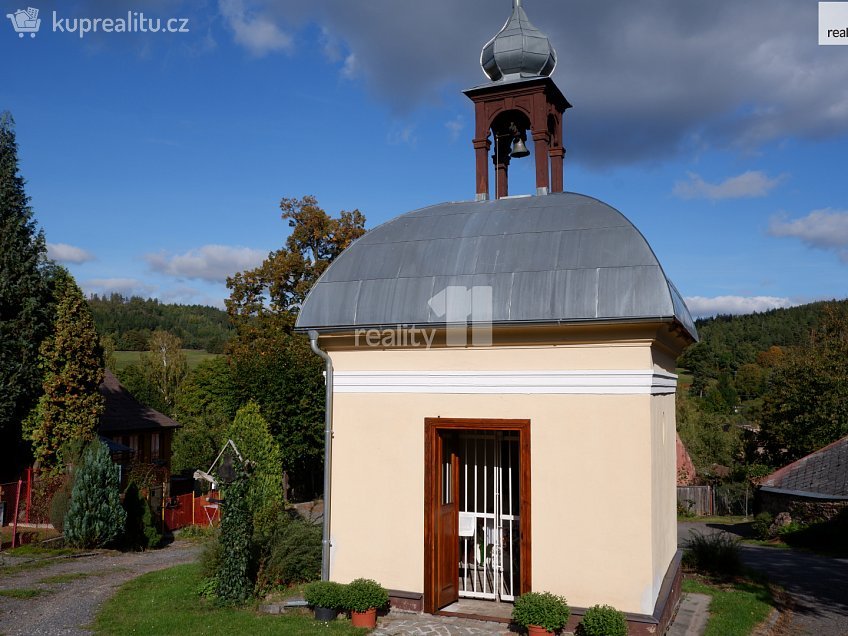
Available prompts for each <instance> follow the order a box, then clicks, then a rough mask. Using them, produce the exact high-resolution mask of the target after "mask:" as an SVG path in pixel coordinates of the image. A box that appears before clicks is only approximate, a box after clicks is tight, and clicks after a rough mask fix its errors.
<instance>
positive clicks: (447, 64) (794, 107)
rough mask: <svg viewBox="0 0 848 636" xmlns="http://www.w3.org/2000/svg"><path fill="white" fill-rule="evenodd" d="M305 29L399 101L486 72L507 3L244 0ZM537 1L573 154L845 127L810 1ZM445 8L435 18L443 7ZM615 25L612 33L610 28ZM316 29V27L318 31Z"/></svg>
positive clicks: (844, 102) (473, 80) (618, 158)
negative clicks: (485, 52) (485, 59)
mask: <svg viewBox="0 0 848 636" xmlns="http://www.w3.org/2000/svg"><path fill="white" fill-rule="evenodd" d="M251 6H254V7H256V8H257V10H259V8H260V7H261V10H262V12H263V15H266V16H269V17H271V18H273V19H275V20H276V21H277V23H278V24H281V25H286V28H290V29H299V30H301V29H302V33H303V34H304V36H305V37H308V35H309V34H310V29H313V28H314V26H313V25H316V24H317V25H318V26H319V28H321V29H324V30H326V31H327V32H330V33H332V34H333V36H334V37H335V38H336V39H337V40H338V41H339V45H338V51H339V53H337V54H339V55H340V56H341V57H340V58H339V59H343V58H344V56H345V54H346V53H348V52H349V53H355V55H356V60H357V63H358V64H359V65H360V67H361V69H362V75H363V76H364V77H366V78H367V82H368V86H369V87H370V88H371V89H372V90H373V91H374V92H375V93H376V94H377V95H379V96H380V97H381V98H383V99H384V100H385V101H386V102H387V103H389V104H390V105H391V106H392V107H393V108H394V110H395V111H396V113H400V114H408V113H410V112H414V111H415V110H416V109H417V108H419V107H420V106H421V105H422V104H423V103H433V102H434V100H439V99H440V98H441V97H442V96H443V93H444V92H445V91H449V93H450V95H455V94H456V89H457V88H458V87H462V88H464V87H470V86H474V85H477V84H480V83H482V82H484V81H485V79H484V77H483V74H482V72H481V70H480V67H479V65H478V63H477V61H478V60H479V56H480V49H481V48H482V46H483V45H484V44H485V43H486V41H487V40H488V39H489V38H491V37H492V36H493V35H494V34H495V33H496V32H497V31H498V29H500V27H501V26H502V25H503V23H504V20H506V18H507V17H508V16H509V3H508V2H505V1H504V2H502V3H493V2H491V0H463V1H462V2H456V1H455V0H451V1H449V0H429V1H428V2H398V1H397V0H368V2H351V1H350V0H312V1H311V2H303V0H251ZM598 7H599V3H598V2H597V1H596V0H574V1H573V2H534V3H533V5H532V6H528V7H527V12H528V14H529V17H530V19H531V20H532V21H533V23H534V24H535V25H536V26H537V27H538V28H540V29H541V30H542V31H544V32H545V33H547V34H548V35H549V37H550V38H551V41H552V43H553V45H554V46H555V47H556V49H557V53H558V55H559V67H558V70H557V71H556V74H555V76H554V79H555V80H556V82H557V83H558V85H559V86H560V88H561V89H562V90H563V92H564V94H565V95H566V96H567V97H568V98H569V100H571V101H572V102H573V103H574V105H575V107H574V109H573V110H570V111H569V114H568V118H567V128H566V135H567V138H568V140H569V141H568V150H569V154H568V156H569V157H570V160H571V161H578V162H581V163H584V164H590V165H610V164H632V163H636V162H640V161H643V160H646V159H647V160H657V159H659V160H662V159H666V158H668V157H673V156H675V155H677V154H678V153H680V152H681V151H684V152H685V151H688V150H690V149H691V148H692V147H693V140H700V142H701V143H700V144H699V148H700V147H704V148H720V149H724V148H739V149H741V150H743V151H745V152H747V151H751V150H757V149H758V148H759V147H760V146H761V145H762V144H763V143H767V142H769V141H773V140H779V139H785V138H787V137H798V138H803V139H813V140H819V139H834V138H838V137H840V136H842V135H845V134H846V132H848V91H845V90H841V89H840V88H839V87H843V86H845V85H846V83H848V65H846V64H838V63H835V59H836V58H835V54H836V53H838V52H837V51H835V50H831V49H832V47H819V46H818V43H817V41H816V38H815V37H811V36H810V34H811V33H812V34H815V32H816V19H817V13H816V11H815V6H814V5H812V6H811V5H810V3H805V2H798V0H746V1H745V2H738V0H715V1H714V2H709V3H705V2H679V0H643V1H642V2H632V1H631V0H608V1H607V2H605V3H604V4H603V7H604V8H603V10H599V8H598ZM446 15H447V16H450V19H445V16H446ZM609 33H615V34H616V37H608V34H609ZM319 37H321V36H319Z"/></svg>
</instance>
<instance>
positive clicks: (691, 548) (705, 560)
mask: <svg viewBox="0 0 848 636" xmlns="http://www.w3.org/2000/svg"><path fill="white" fill-rule="evenodd" d="M690 534H691V535H692V538H691V539H689V542H688V544H687V545H686V550H685V552H684V553H683V563H684V564H685V565H686V566H687V567H690V568H692V569H694V570H696V571H698V572H701V573H702V574H708V575H711V576H714V577H718V578H728V579H729V578H733V577H735V576H737V575H739V574H740V573H741V572H742V559H741V558H740V556H739V540H738V539H736V538H734V537H732V536H731V535H729V534H727V533H726V532H719V533H714V534H707V535H704V534H701V533H700V532H691V533H690Z"/></svg>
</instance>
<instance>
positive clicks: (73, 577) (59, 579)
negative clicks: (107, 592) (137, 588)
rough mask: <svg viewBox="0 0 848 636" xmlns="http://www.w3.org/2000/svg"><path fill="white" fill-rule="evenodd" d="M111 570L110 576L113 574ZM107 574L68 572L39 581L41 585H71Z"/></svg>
mask: <svg viewBox="0 0 848 636" xmlns="http://www.w3.org/2000/svg"><path fill="white" fill-rule="evenodd" d="M111 572H112V571H111V570H110V572H109V573H110V574H111ZM104 574H106V572H68V573H67V574H54V575H53V576H48V577H45V578H43V579H41V580H40V581H39V583H46V584H47V585H53V584H56V583H70V582H71V581H77V580H79V579H87V578H88V577H90V576H102V575H104Z"/></svg>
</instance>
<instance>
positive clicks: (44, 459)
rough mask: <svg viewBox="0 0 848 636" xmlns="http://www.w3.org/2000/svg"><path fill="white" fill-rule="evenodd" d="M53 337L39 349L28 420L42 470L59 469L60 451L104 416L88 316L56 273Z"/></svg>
mask: <svg viewBox="0 0 848 636" xmlns="http://www.w3.org/2000/svg"><path fill="white" fill-rule="evenodd" d="M55 289H56V292H55V293H56V300H57V303H58V304H57V306H56V316H55V322H54V328H53V333H52V335H51V336H50V337H49V338H47V339H46V340H45V341H44V343H43V344H42V347H41V355H42V358H43V366H44V370H45V376H44V384H43V394H42V396H41V398H40V399H39V401H38V405H37V407H36V409H35V410H34V411H33V413H32V414H31V416H30V418H29V421H28V423H27V424H28V430H29V433H30V439H31V441H32V447H33V454H34V456H35V459H36V461H37V462H38V464H39V466H40V467H41V468H42V469H46V470H61V468H62V461H61V457H60V453H59V449H61V448H62V446H63V445H64V444H66V443H67V442H70V441H72V440H75V439H78V440H85V441H89V440H92V439H94V436H95V433H96V431H97V425H98V423H99V420H100V415H101V414H102V413H103V396H102V395H101V394H100V390H99V387H100V383H101V382H102V381H103V350H102V348H101V346H100V340H99V338H98V337H97V331H96V330H95V328H94V320H93V319H92V317H91V311H90V310H89V308H88V305H87V304H86V302H85V298H84V297H83V295H82V291H81V290H80V288H79V287H78V286H77V284H76V282H75V281H74V279H73V277H72V276H71V275H70V274H69V273H68V272H67V270H64V269H62V268H59V271H58V274H57V277H56V286H55Z"/></svg>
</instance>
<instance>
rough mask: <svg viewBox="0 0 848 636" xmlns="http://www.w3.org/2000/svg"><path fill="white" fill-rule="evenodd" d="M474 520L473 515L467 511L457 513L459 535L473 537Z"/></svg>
mask: <svg viewBox="0 0 848 636" xmlns="http://www.w3.org/2000/svg"><path fill="white" fill-rule="evenodd" d="M474 521H475V516H474V515H473V514H471V513H468V512H460V513H459V536H461V537H473V536H474Z"/></svg>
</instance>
